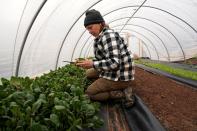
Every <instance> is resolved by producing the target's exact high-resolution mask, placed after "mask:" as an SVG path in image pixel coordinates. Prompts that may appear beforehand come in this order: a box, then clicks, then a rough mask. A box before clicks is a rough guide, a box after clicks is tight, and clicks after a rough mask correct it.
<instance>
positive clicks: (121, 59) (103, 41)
mask: <svg viewBox="0 0 197 131" xmlns="http://www.w3.org/2000/svg"><path fill="white" fill-rule="evenodd" d="M94 55H95V58H94V59H93V67H94V68H95V69H96V70H98V71H100V72H101V73H100V77H102V78H106V79H108V80H113V81H129V80H133V79H134V62H133V60H132V54H131V53H130V52H129V51H128V49H127V46H126V44H125V43H124V40H123V39H122V38H121V37H120V36H119V34H118V33H117V32H114V31H113V30H111V29H109V28H104V29H103V31H102V32H101V33H100V35H99V37H97V38H95V40H94Z"/></svg>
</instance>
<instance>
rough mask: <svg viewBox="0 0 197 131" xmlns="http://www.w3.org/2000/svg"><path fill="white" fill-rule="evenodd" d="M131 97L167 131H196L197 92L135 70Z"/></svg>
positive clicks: (185, 86)
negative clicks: (144, 107) (133, 93)
mask: <svg viewBox="0 0 197 131" xmlns="http://www.w3.org/2000/svg"><path fill="white" fill-rule="evenodd" d="M134 81H135V84H134V87H133V88H134V91H135V93H136V94H137V95H138V96H139V97H140V98H141V99H142V100H143V101H144V103H145V104H146V105H147V106H148V108H149V109H150V111H151V112H152V113H153V114H154V115H155V116H156V117H157V119H158V120H159V121H160V122H161V124H162V125H163V126H164V127H165V128H166V130H169V131H197V88H196V89H195V88H192V87H190V86H187V85H184V84H181V83H178V82H176V81H174V80H171V79H169V78H167V77H165V76H161V75H157V74H152V73H149V72H146V71H144V70H142V69H139V68H137V67H136V74H135V80H134Z"/></svg>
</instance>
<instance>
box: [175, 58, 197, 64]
mask: <svg viewBox="0 0 197 131" xmlns="http://www.w3.org/2000/svg"><path fill="white" fill-rule="evenodd" d="M178 63H184V64H189V65H197V57H195V58H190V59H187V60H186V61H181V62H178Z"/></svg>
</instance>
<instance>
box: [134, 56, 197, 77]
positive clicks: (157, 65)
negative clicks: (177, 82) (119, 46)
mask: <svg viewBox="0 0 197 131" xmlns="http://www.w3.org/2000/svg"><path fill="white" fill-rule="evenodd" d="M135 62H136V63H139V64H144V65H146V66H149V67H152V68H156V69H159V70H162V71H165V72H168V73H170V74H173V75H176V76H180V77H184V78H189V79H193V80H197V72H193V71H188V70H184V69H180V68H173V67H170V66H167V65H164V64H160V63H151V62H147V61H142V60H138V61H135Z"/></svg>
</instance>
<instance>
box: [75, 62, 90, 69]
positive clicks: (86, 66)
mask: <svg viewBox="0 0 197 131" xmlns="http://www.w3.org/2000/svg"><path fill="white" fill-rule="evenodd" d="M76 65H77V66H79V67H82V68H85V69H89V68H92V67H93V61H92V60H82V61H77V63H76Z"/></svg>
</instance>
